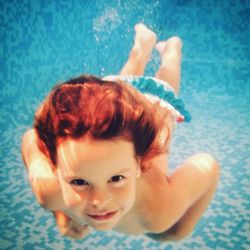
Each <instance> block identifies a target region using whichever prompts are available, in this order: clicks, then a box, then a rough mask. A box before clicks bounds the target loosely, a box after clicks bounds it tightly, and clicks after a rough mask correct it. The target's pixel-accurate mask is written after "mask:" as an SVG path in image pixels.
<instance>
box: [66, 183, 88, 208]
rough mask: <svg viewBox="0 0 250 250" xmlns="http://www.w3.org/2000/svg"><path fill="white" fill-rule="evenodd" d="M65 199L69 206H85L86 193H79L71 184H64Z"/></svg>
mask: <svg viewBox="0 0 250 250" xmlns="http://www.w3.org/2000/svg"><path fill="white" fill-rule="evenodd" d="M62 189H63V199H64V202H65V204H66V206H67V207H69V208H74V207H77V206H84V203H85V202H84V201H85V200H86V198H85V199H84V195H82V194H81V195H80V194H79V193H77V192H76V191H75V190H74V189H73V188H72V187H71V186H70V185H68V184H66V185H64V187H63V188H62Z"/></svg>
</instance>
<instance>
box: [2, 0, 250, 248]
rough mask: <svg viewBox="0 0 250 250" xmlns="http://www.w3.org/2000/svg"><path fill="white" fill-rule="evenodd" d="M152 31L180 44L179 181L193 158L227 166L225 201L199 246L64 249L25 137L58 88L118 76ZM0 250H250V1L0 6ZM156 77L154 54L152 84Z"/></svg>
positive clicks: (115, 237) (200, 234)
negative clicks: (141, 33)
mask: <svg viewBox="0 0 250 250" xmlns="http://www.w3.org/2000/svg"><path fill="white" fill-rule="evenodd" d="M138 22H143V23H145V24H146V25H148V26H149V27H150V28H152V29H153V30H155V32H156V33H157V35H158V39H159V40H162V39H166V38H168V37H170V36H172V35H179V36H180V37H181V38H182V40H183V44H184V47H183V65H182V87H181V97H182V98H183V99H184V100H185V103H186V105H187V108H188V109H189V111H190V112H191V114H192V116H193V120H192V122H191V123H189V124H181V125H178V127H177V129H176V133H175V136H174V139H173V143H172V147H171V154H170V169H171V170H173V169H174V167H175V166H176V165H177V164H179V163H181V162H182V161H183V160H184V159H185V158H186V157H188V156H190V155H191V154H194V153H196V152H204V151H205V152H208V153H211V154H212V155H214V156H215V157H216V158H217V159H218V161H219V162H220V166H221V178H220V183H219V187H218V190H217V193H216V195H215V197H214V199H213V201H212V203H211V204H210V206H209V208H208V210H207V211H206V212H205V214H204V216H203V217H202V219H201V220H200V222H199V223H198V225H197V227H196V229H195V230H194V232H193V233H192V235H191V236H190V237H187V238H186V239H184V240H182V241H179V242H164V243H159V242H155V241H153V240H151V239H149V238H147V237H146V236H144V235H141V236H127V235H124V234H120V233H116V232H112V231H111V232H93V233H92V234H91V235H90V236H88V237H87V238H86V239H84V240H78V241H74V240H70V239H67V238H64V237H62V236H61V235H60V234H59V233H58V231H57V228H56V226H55V222H54V219H53V217H52V215H51V214H50V213H49V212H47V211H46V210H45V209H43V208H41V207H40V206H39V205H38V204H37V202H36V201H35V198H34V195H33V193H32V191H31V189H30V186H29V184H28V177H27V173H26V171H25V169H24V165H23V163H22V159H21V153H20V144H21V138H22V135H23V134H24V132H25V131H26V130H27V129H28V128H29V127H31V126H32V121H33V115H34V112H35V110H36V108H37V106H38V105H39V103H40V102H41V101H42V100H43V98H44V97H45V96H46V94H47V93H48V92H49V91H50V89H51V88H52V87H53V86H54V85H55V84H56V83H58V82H61V81H63V80H66V79H68V78H70V77H74V76H77V75H79V74H81V73H90V74H95V75H98V76H105V75H109V74H117V73H118V72H119V70H120V68H121V67H122V65H123V63H124V62H125V61H126V59H127V55H128V52H129V49H130V48H131V45H132V42H133V35H134V31H133V26H134V25H135V24H136V23H138ZM0 24H1V26H0V27H1V28H0V37H1V41H2V42H1V44H0V69H1V71H0V128H1V134H0V145H1V151H0V152H1V157H0V215H1V216H0V249H4V250H5V249H15V250H16V249H17V250H19V249H28V250H29V249H46V250H47V249H51V250H52V249H53V250H54V249H67V250H68V249H95V250H103V249H110V250H119V249H120V250H123V249H131V250H132V249H138V250H140V249H150V250H161V249H167V250H168V249H169V250H171V249H173V250H186V249H197V250H198V249H199V250H206V249H232V250H236V249H237V250H245V249H250V143H249V141H250V112H249V108H250V70H249V69H250V51H249V44H250V3H249V1H226V0H225V1H208V0H207V1H198V0H197V1H195V0H190V1H185V0H176V1H163V0H162V1H160V0H159V1H153V0H151V1H150V0H148V1H146V0H141V1H139V0H134V1H115V0H111V1H109V3H108V2H106V1H104V0H101V1H97V0H96V1H81V0H74V1H66V0H62V1H42V0H37V1H35V0H23V1H17V0H16V1H14V0H11V1H0ZM158 66H159V56H158V55H157V53H156V52H155V51H154V53H153V57H152V60H151V61H150V63H149V65H148V67H147V70H146V74H148V75H153V74H154V72H155V71H156V70H157V67H158Z"/></svg>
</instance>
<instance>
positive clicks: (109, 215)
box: [88, 211, 117, 220]
mask: <svg viewBox="0 0 250 250" xmlns="http://www.w3.org/2000/svg"><path fill="white" fill-rule="evenodd" d="M116 212H117V211H114V212H108V213H103V214H88V216H89V217H90V218H92V219H94V220H109V219H111V218H112V217H113V216H114V215H115V214H116Z"/></svg>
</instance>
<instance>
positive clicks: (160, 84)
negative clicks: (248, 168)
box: [104, 76, 192, 122]
mask: <svg viewBox="0 0 250 250" xmlns="http://www.w3.org/2000/svg"><path fill="white" fill-rule="evenodd" d="M104 79H105V80H115V79H119V80H121V81H124V82H126V83H128V84H130V85H131V86H133V87H134V88H136V89H137V90H138V91H140V92H141V93H142V94H144V95H145V96H146V97H148V98H149V99H150V100H151V101H152V99H153V100H154V101H159V103H160V105H161V106H163V107H165V108H167V109H169V110H171V111H172V113H173V115H174V116H175V118H176V121H177V122H182V121H185V122H190V121H191V119H192V118H191V115H190V113H189V112H188V111H187V110H186V108H185V105H184V102H183V101H182V99H181V98H178V97H177V95H176V94H175V92H174V89H173V88H172V87H171V86H170V85H169V84H168V83H167V82H165V81H162V80H160V79H157V78H154V77H145V76H142V77H140V76H139V77H136V76H107V77H105V78H104Z"/></svg>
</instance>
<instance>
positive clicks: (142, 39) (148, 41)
mask: <svg viewBox="0 0 250 250" xmlns="http://www.w3.org/2000/svg"><path fill="white" fill-rule="evenodd" d="M156 40H157V37H156V34H155V33H154V32H153V31H152V30H150V29H149V28H147V27H146V26H145V25H144V24H142V23H139V24H136V25H135V43H134V49H136V50H138V52H139V53H140V54H141V55H143V56H144V57H145V60H148V59H149V57H150V55H151V52H152V50H153V48H154V47H155V43H156Z"/></svg>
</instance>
